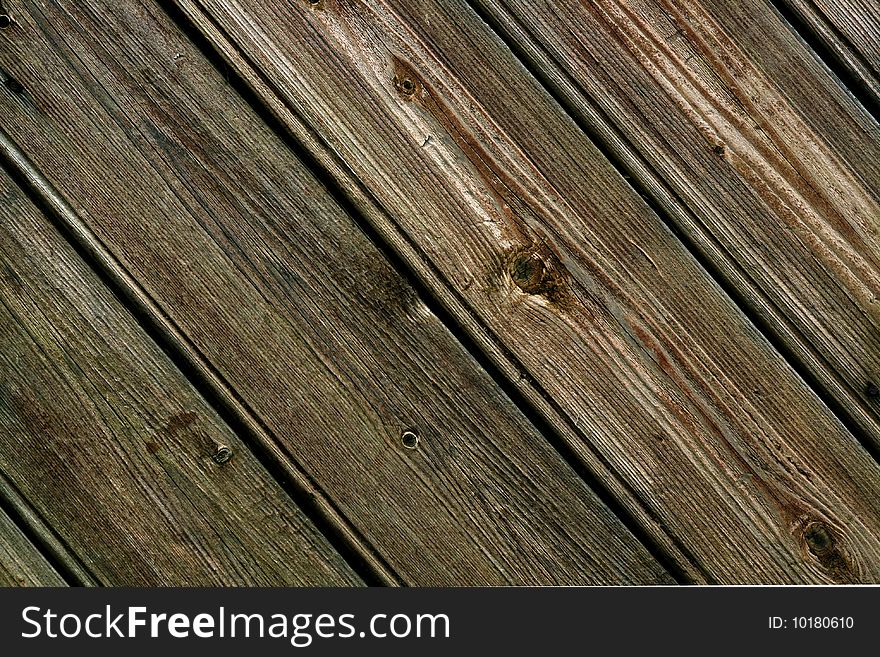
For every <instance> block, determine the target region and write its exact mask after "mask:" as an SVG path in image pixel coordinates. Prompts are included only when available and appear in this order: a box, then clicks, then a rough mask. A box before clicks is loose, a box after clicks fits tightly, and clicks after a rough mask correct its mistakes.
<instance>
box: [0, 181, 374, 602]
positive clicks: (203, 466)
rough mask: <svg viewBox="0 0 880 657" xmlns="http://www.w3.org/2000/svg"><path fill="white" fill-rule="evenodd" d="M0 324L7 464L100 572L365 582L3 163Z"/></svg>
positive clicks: (184, 581)
mask: <svg viewBox="0 0 880 657" xmlns="http://www.w3.org/2000/svg"><path fill="white" fill-rule="evenodd" d="M0 327H2V330H0V372H2V380H0V427H2V429H0V470H2V472H3V474H4V476H5V477H8V478H9V480H10V481H11V482H12V483H13V484H14V485H15V487H16V488H17V489H18V490H19V491H20V493H21V495H22V497H24V498H25V500H27V502H28V503H29V504H30V505H31V506H33V508H34V509H35V510H36V511H37V512H38V513H39V514H40V516H41V517H42V518H43V519H44V520H45V521H46V522H47V523H48V524H49V525H50V526H51V527H52V528H53V530H54V531H55V532H56V533H57V534H58V535H59V536H60V537H61V538H62V539H63V540H64V542H65V543H66V545H67V546H68V548H69V549H70V550H72V551H73V552H74V553H75V554H76V555H77V556H78V557H79V559H80V560H81V561H82V562H83V563H84V564H85V565H86V567H87V568H88V569H89V571H90V572H91V573H93V574H94V576H95V577H96V578H97V580H98V581H99V582H100V583H102V584H107V585H126V586H134V585H291V586H294V585H355V584H357V583H358V582H359V579H358V578H357V577H356V576H355V575H354V573H353V572H352V571H351V569H350V568H349V567H348V566H347V564H346V563H345V562H344V561H343V560H342V558H341V557H340V556H339V554H338V553H337V552H336V551H335V550H333V549H332V548H331V547H330V545H329V544H328V543H327V541H326V539H325V538H324V537H323V536H321V535H320V534H319V533H318V531H317V530H316V529H315V527H314V526H313V525H312V523H311V522H310V521H309V520H308V519H307V518H306V517H305V515H304V514H303V512H302V511H301V510H300V509H299V508H298V507H297V506H296V505H295V504H294V503H293V501H292V500H291V499H290V498H289V497H288V496H287V495H286V494H285V493H284V492H283V491H282V490H281V488H280V487H279V486H278V484H277V483H276V482H275V481H274V480H273V479H272V478H271V476H270V475H269V473H268V472H266V470H265V469H264V468H263V467H262V466H260V464H259V462H258V461H257V460H256V458H255V457H254V456H253V455H252V454H251V453H250V452H249V451H248V449H247V447H246V446H245V445H243V444H242V443H241V441H240V440H239V439H238V438H237V437H236V436H235V435H234V434H233V433H232V432H231V431H230V430H229V428H228V427H226V426H225V425H224V424H223V423H222V421H221V420H220V419H219V418H218V417H217V416H216V414H215V413H214V412H213V411H212V409H211V408H210V407H209V406H208V405H207V404H206V402H205V401H204V400H203V399H202V398H201V397H200V396H199V395H198V394H196V392H195V391H194V390H193V389H192V387H191V386H190V385H189V384H188V383H187V382H186V380H185V379H184V378H183V377H182V375H181V374H180V372H179V371H177V370H176V369H175V368H174V367H173V365H172V364H171V363H170V362H169V361H168V359H167V358H166V357H165V356H164V355H163V354H162V352H161V351H160V350H159V348H158V347H157V346H156V345H155V344H154V343H153V342H152V341H151V340H149V339H148V338H147V337H146V336H145V334H144V333H143V331H142V330H141V328H140V327H139V326H138V325H137V324H136V322H135V321H134V319H133V318H132V317H131V316H130V315H129V314H128V313H127V312H126V311H125V310H124V309H123V308H121V306H120V304H119V303H118V301H117V300H116V299H114V297H113V295H112V294H111V293H110V292H109V290H107V289H106V288H104V286H103V285H102V284H101V283H100V281H98V280H97V278H96V276H95V275H94V274H93V273H92V272H91V270H90V269H89V268H88V267H87V266H86V264H85V263H84V262H82V260H80V259H79V257H78V256H77V255H76V254H75V253H74V252H73V250H72V249H71V248H70V247H69V246H68V245H67V244H66V243H65V242H64V241H63V239H61V237H60V235H58V234H57V233H56V231H55V230H54V229H53V228H52V227H51V225H50V224H49V223H48V222H47V220H46V218H45V217H44V216H43V215H42V214H41V213H40V212H39V211H37V209H36V208H35V207H34V206H33V205H32V204H31V203H30V202H29V201H28V200H27V199H26V198H25V197H24V196H23V194H22V192H21V191H20V190H19V189H18V188H17V187H15V186H13V185H12V184H11V182H10V180H9V178H8V177H7V176H6V175H5V174H3V175H2V176H0ZM221 450H226V454H227V455H230V454H231V460H226V461H222V460H221V459H220V457H219V455H220V454H221ZM218 461H219V462H218Z"/></svg>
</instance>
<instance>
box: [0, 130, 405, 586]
mask: <svg viewBox="0 0 880 657" xmlns="http://www.w3.org/2000/svg"><path fill="white" fill-rule="evenodd" d="M0 165H5V168H6V169H7V170H8V172H9V173H10V175H11V176H12V179H13V180H14V181H16V182H17V183H18V184H19V185H20V186H21V187H22V189H23V190H24V191H25V193H26V194H27V195H28V196H29V197H30V198H31V200H32V201H33V202H34V203H35V204H36V206H37V207H38V208H41V209H42V210H43V211H44V212H45V213H46V216H47V217H49V218H50V220H51V221H52V222H53V223H54V224H55V226H56V228H58V229H59V230H60V231H61V234H62V235H64V236H65V237H66V238H67V239H68V241H69V242H70V243H71V244H72V245H73V246H74V248H75V249H76V250H77V251H78V252H79V253H80V255H81V257H82V258H83V259H84V260H85V261H86V262H87V263H89V265H90V266H91V267H92V268H93V269H94V270H95V271H96V272H97V273H98V275H99V276H100V277H101V279H102V280H103V282H104V283H105V284H106V285H107V286H108V287H109V288H110V289H111V290H112V291H113V293H114V294H115V295H116V296H117V298H119V299H120V300H121V301H122V303H123V304H124V306H125V307H126V308H127V309H128V311H129V312H131V313H132V315H134V317H135V318H136V320H137V321H138V323H139V324H140V325H141V326H142V327H143V329H144V330H145V331H146V332H147V334H148V335H149V336H150V338H151V339H153V340H154V341H155V342H156V343H157V344H158V345H159V347H160V348H161V349H162V351H163V352H165V354H166V355H167V356H168V357H169V358H170V359H171V360H172V362H173V363H174V364H175V366H176V367H177V368H178V369H179V370H180V371H181V373H182V374H183V375H184V376H185V377H186V378H187V379H189V380H190V381H191V382H192V384H193V385H194V386H195V388H196V389H197V390H198V391H199V392H200V393H201V394H202V396H203V397H204V398H205V399H206V401H207V402H208V403H209V404H210V405H211V406H212V407H213V408H214V409H215V410H216V411H217V412H218V414H219V415H220V417H221V418H222V419H223V420H224V421H225V422H226V423H227V424H228V425H229V426H230V428H231V429H232V430H233V431H234V432H235V433H236V434H238V436H239V437H240V438H241V440H242V442H243V443H244V444H245V445H247V446H248V448H249V449H250V450H251V452H252V453H253V454H254V455H255V456H256V458H257V460H258V461H259V462H260V464H261V465H262V466H263V467H265V468H266V469H267V470H268V471H269V472H270V473H271V474H272V476H273V477H274V478H275V480H276V481H277V482H278V484H279V485H280V486H281V487H282V489H284V490H285V492H286V493H287V494H288V495H289V496H290V497H291V499H292V500H293V501H294V502H295V503H296V504H297V506H299V507H300V508H301V509H302V510H303V511H304V513H305V514H306V516H308V518H309V520H311V521H312V523H314V524H315V526H316V527H317V528H318V530H319V531H320V532H321V533H322V534H323V535H324V536H325V537H326V538H327V540H328V541H329V542H330V544H331V545H332V546H333V547H334V548H335V549H336V550H337V551H338V552H339V553H340V554H341V555H342V557H343V558H344V559H345V560H346V561H347V562H348V564H349V565H350V566H351V567H352V569H353V570H354V571H355V573H356V574H357V575H358V576H359V577H361V578H362V579H363V580H364V582H366V583H367V584H369V585H374V586H376V585H378V586H400V585H401V581H400V579H399V578H398V577H397V575H396V574H395V573H394V571H393V569H392V568H391V567H390V566H389V565H388V564H387V563H386V562H385V561H384V559H382V557H381V555H379V554H377V553H376V551H375V550H374V549H373V548H372V546H371V545H369V543H367V542H366V541H365V540H364V539H363V537H362V536H361V535H360V533H359V532H358V531H357V529H356V528H354V527H352V526H351V525H350V524H349V523H348V522H347V521H346V520H345V518H344V517H343V516H342V514H341V513H339V510H338V509H337V508H336V506H335V504H334V503H333V502H332V500H330V499H329V498H328V497H327V496H326V495H325V494H324V492H323V491H322V490H321V489H320V487H319V486H318V485H317V483H316V482H315V481H314V480H313V479H312V478H311V477H309V475H308V473H306V472H305V471H303V470H300V469H298V468H295V463H296V460H295V459H293V458H292V457H291V456H290V455H289V454H288V453H287V451H286V450H285V449H284V448H283V446H282V445H281V444H279V442H278V441H277V440H276V439H275V437H274V436H273V435H272V433H271V431H270V430H269V429H268V428H267V427H266V426H264V424H263V423H262V422H260V420H259V419H258V418H257V417H256V416H255V414H254V413H253V412H252V411H251V409H250V408H248V406H247V403H246V402H245V401H244V400H242V399H240V398H239V396H238V395H237V394H236V393H235V392H234V390H233V389H232V387H231V386H229V384H228V383H227V382H226V381H225V380H224V379H223V377H222V376H221V375H220V374H219V373H218V372H217V371H216V370H215V369H214V368H213V367H212V366H211V364H210V363H209V362H207V361H206V360H205V358H204V357H203V356H202V354H201V353H200V352H199V350H198V349H197V348H196V347H195V346H194V345H193V344H192V343H190V341H189V340H188V339H187V338H186V337H185V336H184V335H183V334H182V332H181V331H180V330H179V329H178V328H177V326H175V324H174V322H173V321H172V320H171V319H170V318H168V317H167V316H166V315H165V314H164V313H163V312H162V310H161V309H160V308H159V307H158V305H157V304H156V303H155V302H154V301H153V300H152V299H151V298H150V296H149V294H148V293H147V292H146V291H145V290H144V289H143V287H142V286H141V285H140V284H139V283H138V282H137V281H136V280H135V279H134V278H133V277H132V276H131V275H130V274H129V273H128V272H127V271H126V270H125V268H124V267H123V266H122V264H121V263H120V262H119V261H118V260H117V259H116V258H115V257H114V256H113V254H112V253H110V251H109V250H108V249H107V248H106V247H105V246H104V245H103V244H101V241H100V240H99V239H98V238H97V237H96V236H95V235H94V234H93V233H92V232H91V230H89V228H88V227H87V226H86V225H85V224H84V223H83V222H82V221H81V220H80V219H79V218H78V217H77V215H76V212H75V211H74V210H73V208H71V207H70V205H69V204H68V203H67V202H66V201H65V200H64V199H63V198H62V197H61V196H60V195H59V194H58V193H57V191H56V190H55V189H54V188H53V186H52V184H51V183H50V182H49V181H48V180H47V179H46V178H45V177H44V176H43V175H42V174H41V173H40V171H38V170H37V169H36V167H34V165H33V163H31V162H30V160H29V159H28V157H27V156H26V155H25V154H24V153H23V152H22V151H21V150H20V149H19V148H18V146H17V145H16V144H15V143H14V142H12V140H11V139H10V138H9V136H8V135H6V134H5V132H4V131H3V130H2V129H0ZM40 537H41V538H42V537H43V532H40ZM49 538H50V537H49V536H48V535H47V536H46V541H47V542H46V543H45V545H46V547H47V549H48V550H49V551H50V553H51V554H54V553H55V549H54V548H53V544H52V542H51V540H49ZM63 554H66V555H68V556H67V557H66V561H64V562H63V563H64V564H65V566H67V563H68V562H70V564H71V565H70V567H69V568H68V569H67V572H70V573H72V574H73V575H74V576H75V577H76V578H77V580H80V579H82V578H83V576H84V575H86V573H84V572H82V569H81V568H80V569H77V568H76V565H75V561H74V559H75V558H74V557H73V556H72V555H70V553H69V552H66V553H63ZM82 581H84V582H87V583H89V584H94V583H95V580H94V578H91V579H82Z"/></svg>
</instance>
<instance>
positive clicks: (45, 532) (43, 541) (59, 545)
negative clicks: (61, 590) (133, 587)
mask: <svg viewBox="0 0 880 657" xmlns="http://www.w3.org/2000/svg"><path fill="white" fill-rule="evenodd" d="M4 511H5V512H6V515H7V516H9V519H10V521H11V522H13V523H14V524H15V525H16V526H17V527H18V529H19V531H21V532H22V534H24V536H25V537H26V538H28V539H29V540H30V541H31V543H33V545H34V547H35V549H37V550H38V551H39V554H40V555H41V556H42V557H43V558H44V559H45V560H46V563H47V564H48V565H49V566H51V567H52V568H53V569H54V570H55V572H56V573H57V574H58V576H59V577H60V578H61V579H62V580H63V581H64V583H66V584H67V585H68V586H100V583H99V582H98V579H97V578H96V577H95V576H94V575H93V574H92V573H91V572H90V571H89V569H88V567H86V565H85V564H84V563H83V562H82V561H80V559H79V558H78V557H77V556H76V554H74V553H73V551H72V550H71V549H70V548H69V547H68V546H67V544H66V543H65V542H64V541H63V540H62V539H61V538H60V537H59V536H58V535H57V534H56V533H55V531H54V530H53V529H52V527H51V526H49V525H48V524H46V523H45V522H44V521H43V519H42V518H41V517H40V515H39V514H38V513H37V511H36V510H35V509H34V508H33V507H32V506H31V505H30V504H29V503H28V501H27V500H26V499H24V497H22V496H21V494H20V493H19V492H18V490H17V489H16V487H15V485H14V484H13V483H12V482H11V481H9V479H8V478H7V477H6V475H4V474H3V473H2V472H0V513H2V512H4ZM44 585H45V584H44Z"/></svg>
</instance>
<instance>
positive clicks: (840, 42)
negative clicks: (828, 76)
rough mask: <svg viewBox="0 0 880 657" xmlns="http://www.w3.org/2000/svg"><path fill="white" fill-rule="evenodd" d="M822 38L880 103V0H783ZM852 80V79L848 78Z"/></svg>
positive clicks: (822, 41) (866, 90)
mask: <svg viewBox="0 0 880 657" xmlns="http://www.w3.org/2000/svg"><path fill="white" fill-rule="evenodd" d="M780 4H781V5H782V7H784V8H786V9H787V10H788V11H789V12H791V15H793V16H795V17H797V19H799V21H801V22H802V24H803V25H804V26H806V28H807V29H809V30H811V32H812V34H813V35H815V36H816V37H818V38H819V40H820V41H821V43H822V45H823V46H824V47H825V48H827V49H828V50H829V51H830V52H831V53H832V55H833V56H834V57H835V58H836V59H837V61H838V62H839V63H840V64H841V65H843V66H845V67H846V70H847V71H848V73H849V75H851V76H852V78H853V81H854V82H855V83H856V84H859V85H861V86H862V89H863V90H864V92H866V93H867V94H870V98H871V100H872V101H873V103H874V107H877V106H878V105H880V3H878V2H877V1H876V0H781V1H780ZM848 82H849V81H848Z"/></svg>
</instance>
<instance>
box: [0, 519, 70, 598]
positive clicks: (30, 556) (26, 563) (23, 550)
mask: <svg viewBox="0 0 880 657" xmlns="http://www.w3.org/2000/svg"><path fill="white" fill-rule="evenodd" d="M0 586H4V587H7V586H65V583H64V578H63V577H61V575H59V574H58V572H57V571H56V570H55V569H54V568H53V567H52V565H51V564H50V563H49V562H48V561H46V558H45V557H44V556H43V555H42V554H41V553H40V551H39V549H38V548H37V546H35V545H34V544H33V543H32V542H31V541H30V540H28V538H27V536H25V535H24V534H23V533H22V531H21V529H19V528H18V526H17V525H16V524H15V523H14V522H13V521H12V519H11V518H10V517H9V516H8V515H7V514H6V512H5V511H3V509H0Z"/></svg>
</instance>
